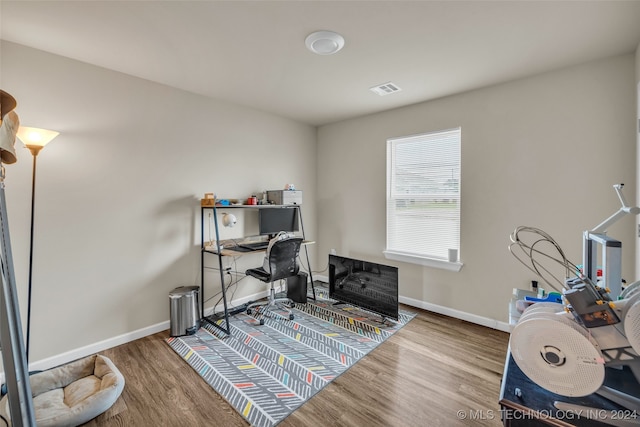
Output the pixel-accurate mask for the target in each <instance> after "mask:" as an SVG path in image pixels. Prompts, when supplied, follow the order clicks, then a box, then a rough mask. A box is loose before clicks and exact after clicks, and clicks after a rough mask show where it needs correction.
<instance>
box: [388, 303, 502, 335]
mask: <svg viewBox="0 0 640 427" xmlns="http://www.w3.org/2000/svg"><path fill="white" fill-rule="evenodd" d="M398 300H399V301H400V302H401V303H402V304H406V305H410V306H412V307H417V308H421V309H423V310H427V311H432V312H434V313H438V314H443V315H445V316H449V317H453V318H455V319H459V320H464V321H466V322H470V323H475V324H476V325H480V326H486V327H487V328H491V329H496V330H498V331H503V332H511V328H510V326H509V324H508V323H507V322H500V321H498V320H495V319H490V318H488V317H482V316H478V315H475V314H471V313H467V312H465V311H460V310H455V309H453V308H449V307H444V306H441V305H437V304H432V303H429V302H425V301H420V300H417V299H413V298H407V297H402V296H401V297H399V298H398Z"/></svg>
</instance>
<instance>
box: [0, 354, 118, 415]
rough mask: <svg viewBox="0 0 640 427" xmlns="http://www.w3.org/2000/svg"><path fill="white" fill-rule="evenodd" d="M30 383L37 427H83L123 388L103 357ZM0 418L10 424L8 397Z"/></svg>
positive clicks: (52, 371) (43, 374) (90, 358)
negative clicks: (81, 425) (82, 425)
mask: <svg viewBox="0 0 640 427" xmlns="http://www.w3.org/2000/svg"><path fill="white" fill-rule="evenodd" d="M30 379H31V394H32V395H33V405H34V409H35V416H36V422H37V423H38V427H47V426H78V425H80V424H84V423H86V422H87V421H89V420H91V419H93V418H95V417H97V416H98V415H100V414H101V413H103V412H104V411H106V410H107V409H109V408H110V407H111V406H112V405H113V404H114V403H115V402H116V400H118V397H119V396H120V393H122V389H123V388H124V377H123V376H122V374H121V373H120V371H118V369H117V368H116V367H115V365H114V364H113V362H112V361H111V360H109V358H107V357H105V356H101V355H93V356H88V357H85V358H84V359H80V360H76V361H75V362H71V363H68V364H66V365H63V366H59V367H57V368H53V369H50V370H48V371H43V372H39V373H37V374H33V375H31V377H30ZM0 415H2V416H3V417H5V419H7V420H8V421H9V423H11V419H10V415H9V399H8V396H4V397H3V398H2V400H0ZM9 425H11V424H9Z"/></svg>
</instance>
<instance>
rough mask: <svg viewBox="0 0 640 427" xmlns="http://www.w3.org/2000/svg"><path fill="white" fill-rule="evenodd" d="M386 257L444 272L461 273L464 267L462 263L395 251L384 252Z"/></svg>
mask: <svg viewBox="0 0 640 427" xmlns="http://www.w3.org/2000/svg"><path fill="white" fill-rule="evenodd" d="M382 253H383V254H384V257H385V258H387V259H392V260H394V261H402V262H409V263H411V264H419V265H424V266H425V267H433V268H440V269H442V270H448V271H454V272H456V273H457V272H459V271H460V270H461V269H462V266H463V265H464V264H463V263H461V262H460V261H458V262H449V261H447V260H444V259H439V258H426V257H421V256H418V255H413V254H406V253H402V252H394V251H382Z"/></svg>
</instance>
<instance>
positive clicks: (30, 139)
mask: <svg viewBox="0 0 640 427" xmlns="http://www.w3.org/2000/svg"><path fill="white" fill-rule="evenodd" d="M58 135H59V133H58V132H55V131H51V130H46V129H38V128H30V127H22V126H21V127H20V128H19V129H18V133H17V137H18V139H20V140H21V141H22V143H23V144H24V145H25V147H27V148H28V149H29V151H31V154H32V155H33V170H32V171H31V227H30V234H29V285H28V286H29V288H28V295H27V337H26V340H27V343H26V346H25V354H26V356H27V363H29V344H30V341H31V340H30V337H31V289H32V278H33V277H32V276H33V235H34V233H33V229H34V217H35V204H36V203H35V201H36V198H35V196H36V157H38V153H40V150H42V149H43V148H44V146H45V145H47V144H48V143H49V142H51V141H52V140H53V138H55V137H56V136H58Z"/></svg>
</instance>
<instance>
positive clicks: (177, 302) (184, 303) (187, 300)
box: [169, 286, 200, 337]
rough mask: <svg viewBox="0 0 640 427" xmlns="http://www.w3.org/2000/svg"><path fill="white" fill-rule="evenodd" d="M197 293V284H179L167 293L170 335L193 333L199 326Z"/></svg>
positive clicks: (177, 335)
mask: <svg viewBox="0 0 640 427" xmlns="http://www.w3.org/2000/svg"><path fill="white" fill-rule="evenodd" d="M199 293H200V288H199V287H197V286H180V287H178V288H175V289H174V290H173V291H171V292H170V293H169V310H170V312H171V320H170V324H171V327H170V334H171V336H172V337H179V336H181V335H193V334H195V333H196V331H197V330H198V328H199V327H200V305H199V303H198V301H199V299H200V298H199Z"/></svg>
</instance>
